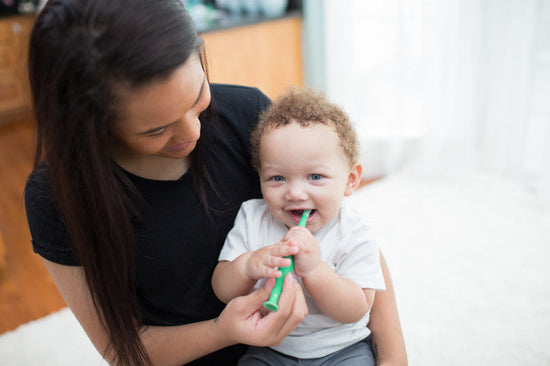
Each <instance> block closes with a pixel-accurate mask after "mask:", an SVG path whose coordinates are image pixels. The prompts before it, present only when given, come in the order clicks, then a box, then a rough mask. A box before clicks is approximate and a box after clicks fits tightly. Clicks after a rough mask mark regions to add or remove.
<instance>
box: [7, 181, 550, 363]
mask: <svg viewBox="0 0 550 366" xmlns="http://www.w3.org/2000/svg"><path fill="white" fill-rule="evenodd" d="M350 201H351V202H352V204H353V205H354V206H356V207H358V208H360V209H361V210H362V211H364V212H365V213H367V214H368V216H369V217H370V219H371V221H372V223H373V226H374V227H375V230H376V231H377V234H378V238H379V244H380V246H381V248H382V250H383V252H384V254H385V256H386V259H387V261H388V263H389V265H390V269H391V272H392V275H393V281H394V285H395V288H396V292H397V300H398V305H399V310H400V315H401V322H402V326H403V331H404V334H405V341H406V344H407V351H408V355H409V363H410V364H411V365H549V364H550V344H549V341H548V340H549V339H550V210H549V209H548V208H543V207H540V206H538V205H537V203H536V202H535V200H534V197H533V196H532V195H531V194H529V193H528V192H526V191H524V190H523V189H521V188H520V187H519V186H518V185H516V184H515V183H514V182H512V181H510V180H508V179H506V178H503V177H500V176H496V175H493V174H488V173H476V174H471V175H468V176H461V177H453V178H452V179H451V178H449V177H447V178H443V177H432V178H418V177H415V176H413V175H411V174H405V173H402V174H399V175H395V176H392V177H389V178H386V179H384V180H382V181H379V182H376V183H373V184H371V185H369V186H367V187H365V188H363V189H361V190H360V191H358V192H357V193H355V194H354V195H352V196H351V197H350ZM0 364H2V365H36V364H40V365H56V366H57V365H76V364H78V365H102V364H104V363H103V362H102V361H101V359H100V357H99V356H98V354H97V352H96V351H95V350H94V348H93V346H92V345H91V343H90V342H89V341H88V339H87V338H86V336H85V335H84V333H83V331H82V329H81V328H80V326H79V325H78V323H77V322H76V320H75V319H74V317H73V316H72V314H71V313H70V312H69V311H68V310H62V311H60V312H58V313H56V314H53V315H50V316H48V317H46V318H43V319H40V320H38V321H35V322H32V323H29V324H26V325H23V326H21V327H20V328H18V329H17V330H15V331H13V332H9V333H5V334H3V335H0Z"/></svg>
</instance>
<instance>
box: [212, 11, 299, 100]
mask: <svg viewBox="0 0 550 366" xmlns="http://www.w3.org/2000/svg"><path fill="white" fill-rule="evenodd" d="M201 37H202V38H203V39H204V41H205V45H206V56H207V61H208V71H209V76H210V81H211V82H219V83H229V84H241V85H248V86H255V87H258V88H260V89H261V90H262V91H263V92H264V93H265V94H266V95H267V96H269V97H270V98H272V99H274V98H276V97H277V96H279V95H280V94H281V92H282V91H284V90H285V89H286V88H287V87H289V86H291V85H296V86H302V85H303V71H302V19H301V17H298V16H296V17H294V16H292V17H286V18H280V19H275V20H268V21H263V22H260V23H256V24H251V25H245V26H239V27H235V28H230V29H226V30H219V31H213V32H206V33H202V34H201Z"/></svg>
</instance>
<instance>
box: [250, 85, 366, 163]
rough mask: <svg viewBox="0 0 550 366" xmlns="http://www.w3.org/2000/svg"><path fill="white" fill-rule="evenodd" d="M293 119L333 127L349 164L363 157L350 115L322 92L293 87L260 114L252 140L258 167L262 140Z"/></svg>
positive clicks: (254, 161)
mask: <svg viewBox="0 0 550 366" xmlns="http://www.w3.org/2000/svg"><path fill="white" fill-rule="evenodd" d="M293 122H296V123H299V124H300V125H302V126H308V125H309V124H310V123H321V124H324V125H327V126H333V127H334V129H335V130H336V133H337V134H338V137H339V138H340V144H341V146H342V148H343V149H344V153H345V155H346V157H347V159H348V162H349V164H350V165H351V164H353V163H354V162H356V161H357V160H358V159H359V140H358V139H357V134H356V132H355V129H354V128H353V125H352V123H351V122H350V120H349V118H348V116H347V114H346V113H345V112H344V111H343V110H342V109H341V108H340V107H338V106H337V105H335V104H333V103H331V102H329V101H328V100H327V98H326V96H325V94H324V93H322V92H316V91H315V90H313V89H310V88H298V87H292V88H290V89H288V90H287V91H286V92H285V93H283V95H281V96H280V97H279V98H278V99H277V101H276V102H275V103H274V104H272V105H271V106H270V107H269V108H267V109H266V110H265V111H264V112H263V113H262V114H261V115H260V119H259V121H258V125H257V126H256V128H255V129H254V130H253V131H252V134H251V137H250V139H251V145H252V151H251V154H252V165H253V167H254V169H256V170H257V171H259V169H260V141H261V138H262V136H263V135H264V134H265V132H266V131H268V130H270V129H275V128H278V127H282V126H286V125H288V124H290V123H293Z"/></svg>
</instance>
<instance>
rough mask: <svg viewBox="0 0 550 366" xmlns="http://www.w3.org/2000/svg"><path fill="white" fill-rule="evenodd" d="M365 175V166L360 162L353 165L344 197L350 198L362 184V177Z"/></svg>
mask: <svg viewBox="0 0 550 366" xmlns="http://www.w3.org/2000/svg"><path fill="white" fill-rule="evenodd" d="M362 174H363V166H362V165H361V164H360V163H359V162H355V163H353V164H352V166H351V169H350V172H349V175H348V182H347V183H346V190H345V192H344V196H346V197H347V196H350V195H351V194H352V193H353V192H355V190H356V189H357V188H358V187H359V184H361V176H362Z"/></svg>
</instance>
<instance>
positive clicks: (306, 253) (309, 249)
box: [283, 226, 321, 277]
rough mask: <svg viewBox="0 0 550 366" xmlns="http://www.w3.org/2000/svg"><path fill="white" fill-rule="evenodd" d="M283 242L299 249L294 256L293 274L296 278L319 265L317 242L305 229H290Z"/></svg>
mask: <svg viewBox="0 0 550 366" xmlns="http://www.w3.org/2000/svg"><path fill="white" fill-rule="evenodd" d="M283 241H284V242H286V243H288V245H290V246H297V247H298V249H299V251H298V253H297V254H296V255H295V256H294V272H296V274H297V275H298V276H300V277H304V276H306V275H307V274H308V273H310V272H311V271H313V270H314V269H315V268H317V266H318V265H319V263H321V248H320V247H319V242H318V241H317V239H315V237H314V236H313V234H311V232H310V231H309V230H308V229H306V228H305V227H300V226H294V227H292V228H290V230H289V231H288V233H286V235H285V237H284V238H283Z"/></svg>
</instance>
